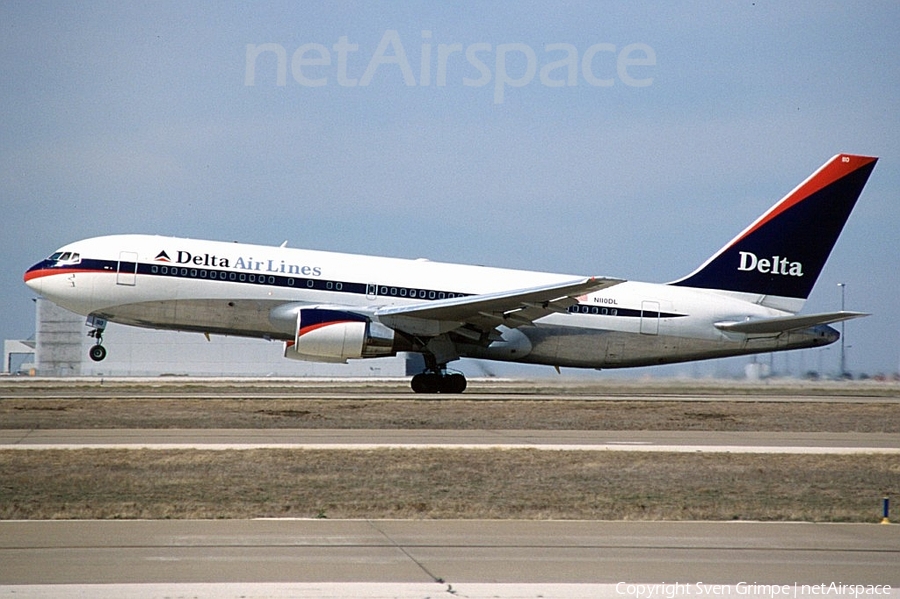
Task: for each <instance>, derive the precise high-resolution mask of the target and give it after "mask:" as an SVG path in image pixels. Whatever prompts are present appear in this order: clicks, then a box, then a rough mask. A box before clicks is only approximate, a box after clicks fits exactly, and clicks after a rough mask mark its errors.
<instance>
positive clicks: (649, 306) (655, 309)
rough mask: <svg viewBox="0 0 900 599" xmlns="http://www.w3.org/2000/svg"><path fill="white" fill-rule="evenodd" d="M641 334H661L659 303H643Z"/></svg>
mask: <svg viewBox="0 0 900 599" xmlns="http://www.w3.org/2000/svg"><path fill="white" fill-rule="evenodd" d="M641 334H642V335H658V334H659V302H646V301H645V302H641Z"/></svg>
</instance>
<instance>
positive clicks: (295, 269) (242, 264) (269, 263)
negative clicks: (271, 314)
mask: <svg viewBox="0 0 900 599" xmlns="http://www.w3.org/2000/svg"><path fill="white" fill-rule="evenodd" d="M154 260H155V261H156V262H170V263H173V264H192V265H194V266H202V267H205V268H237V269H240V270H251V271H255V272H266V273H272V274H283V275H297V276H304V277H320V276H322V268H321V267H320V266H309V265H305V264H292V263H289V262H285V261H284V260H273V259H271V258H267V259H262V260H257V259H254V258H253V257H252V256H247V257H245V256H238V257H237V258H228V257H221V256H217V255H215V254H209V253H203V254H196V253H192V252H188V251H186V250H178V251H177V252H175V258H174V259H173V258H172V257H170V256H169V254H168V253H166V251H165V250H163V251H161V252H160V253H159V254H157V255H156V258H154Z"/></svg>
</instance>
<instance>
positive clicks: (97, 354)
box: [85, 316, 106, 362]
mask: <svg viewBox="0 0 900 599" xmlns="http://www.w3.org/2000/svg"><path fill="white" fill-rule="evenodd" d="M85 324H87V326H89V327H91V330H90V332H88V337H93V338H94V339H96V340H97V343H96V344H95V345H93V346H91V349H90V350H89V351H88V355H89V356H90V357H91V360H93V361H94V362H102V361H103V359H104V358H106V348H105V347H103V331H105V330H106V320H104V319H102V318H98V317H96V316H88V319H87V323H85Z"/></svg>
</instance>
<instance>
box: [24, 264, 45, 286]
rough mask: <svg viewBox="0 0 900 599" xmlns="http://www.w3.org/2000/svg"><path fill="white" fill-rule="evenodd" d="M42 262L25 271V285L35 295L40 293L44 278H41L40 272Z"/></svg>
mask: <svg viewBox="0 0 900 599" xmlns="http://www.w3.org/2000/svg"><path fill="white" fill-rule="evenodd" d="M43 265H44V263H43V262H39V263H37V264H35V265H34V266H32V267H31V268H29V269H28V270H26V271H25V276H24V279H25V284H26V285H28V287H29V288H31V289H32V290H33V291H36V292H37V293H41V292H42V288H43V286H44V285H43V281H44V277H43V276H41V272H40V271H41V270H42V269H43Z"/></svg>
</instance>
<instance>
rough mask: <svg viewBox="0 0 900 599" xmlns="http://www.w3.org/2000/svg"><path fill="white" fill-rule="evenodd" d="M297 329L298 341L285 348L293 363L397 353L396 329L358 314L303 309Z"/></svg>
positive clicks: (343, 361)
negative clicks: (395, 342) (395, 346)
mask: <svg viewBox="0 0 900 599" xmlns="http://www.w3.org/2000/svg"><path fill="white" fill-rule="evenodd" d="M295 330H296V333H295V335H294V341H293V342H290V341H288V342H286V343H285V345H284V357H285V358H291V359H292V360H305V361H308V362H337V363H345V362H347V360H348V359H352V358H378V357H381V356H393V355H395V354H396V353H397V350H396V349H395V348H394V331H393V329H391V328H389V327H386V326H384V325H383V324H381V323H378V322H373V321H371V320H369V319H368V318H367V317H366V316H364V315H362V314H356V313H354V312H345V311H343V310H331V309H327V308H302V309H300V310H299V311H298V312H297V327H296V329H295Z"/></svg>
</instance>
